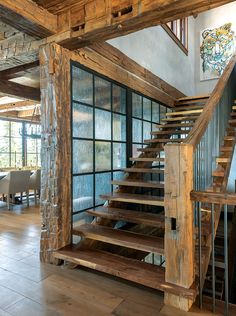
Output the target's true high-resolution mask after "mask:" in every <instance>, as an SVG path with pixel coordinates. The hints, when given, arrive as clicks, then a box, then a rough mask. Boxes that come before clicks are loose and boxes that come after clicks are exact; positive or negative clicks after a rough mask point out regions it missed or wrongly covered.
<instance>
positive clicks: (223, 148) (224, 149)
mask: <svg viewBox="0 0 236 316" xmlns="http://www.w3.org/2000/svg"><path fill="white" fill-rule="evenodd" d="M220 151H221V152H232V151H233V148H232V147H225V146H222V147H220Z"/></svg>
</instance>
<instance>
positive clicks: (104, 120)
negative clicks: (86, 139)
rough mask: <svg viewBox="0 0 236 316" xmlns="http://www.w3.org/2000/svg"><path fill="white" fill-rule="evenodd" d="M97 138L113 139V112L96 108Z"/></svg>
mask: <svg viewBox="0 0 236 316" xmlns="http://www.w3.org/2000/svg"><path fill="white" fill-rule="evenodd" d="M95 138H96V139H106V140H110V139H111V112H107V111H103V110H98V109H96V110H95Z"/></svg>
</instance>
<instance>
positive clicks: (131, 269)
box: [54, 246, 197, 300]
mask: <svg viewBox="0 0 236 316" xmlns="http://www.w3.org/2000/svg"><path fill="white" fill-rule="evenodd" d="M54 257H55V258H58V259H62V260H65V261H69V262H72V263H75V264H78V265H81V266H84V267H87V268H90V269H94V270H97V271H100V272H104V273H107V274H110V275H113V276H116V277H119V278H123V279H125V280H128V281H132V282H135V283H138V284H141V285H144V286H147V287H150V288H153V289H156V290H160V291H165V292H167V293H170V294H174V295H178V296H181V297H184V298H187V299H191V300H195V298H196V295H197V291H196V289H195V288H194V287H192V288H190V289H185V288H183V287H180V286H177V285H173V284H170V283H167V282H165V270H164V269H163V268H161V267H159V266H155V265H151V264H149V263H145V262H142V261H137V260H134V259H129V258H125V257H121V256H118V255H115V254H111V253H107V252H104V251H99V250H92V249H91V250H90V249H77V248H76V247H73V246H67V247H65V248H62V249H61V250H58V251H56V252H55V253H54Z"/></svg>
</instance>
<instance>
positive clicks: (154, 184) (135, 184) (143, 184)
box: [111, 180, 164, 189]
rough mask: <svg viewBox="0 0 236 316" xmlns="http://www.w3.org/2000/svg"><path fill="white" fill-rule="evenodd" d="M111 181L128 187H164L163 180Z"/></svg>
mask: <svg viewBox="0 0 236 316" xmlns="http://www.w3.org/2000/svg"><path fill="white" fill-rule="evenodd" d="M111 183H112V184H114V185H120V186H128V187H140V188H151V189H164V182H158V181H140V180H113V181H112V182H111Z"/></svg>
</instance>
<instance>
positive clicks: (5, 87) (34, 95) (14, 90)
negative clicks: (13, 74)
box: [0, 79, 40, 102]
mask: <svg viewBox="0 0 236 316" xmlns="http://www.w3.org/2000/svg"><path fill="white" fill-rule="evenodd" d="M0 92H1V93H4V94H6V95H8V96H14V97H19V98H23V99H29V100H34V101H39V102H40V90H39V89H37V88H32V87H27V86H23V85H21V84H18V83H15V82H11V81H8V80H2V79H0Z"/></svg>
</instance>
